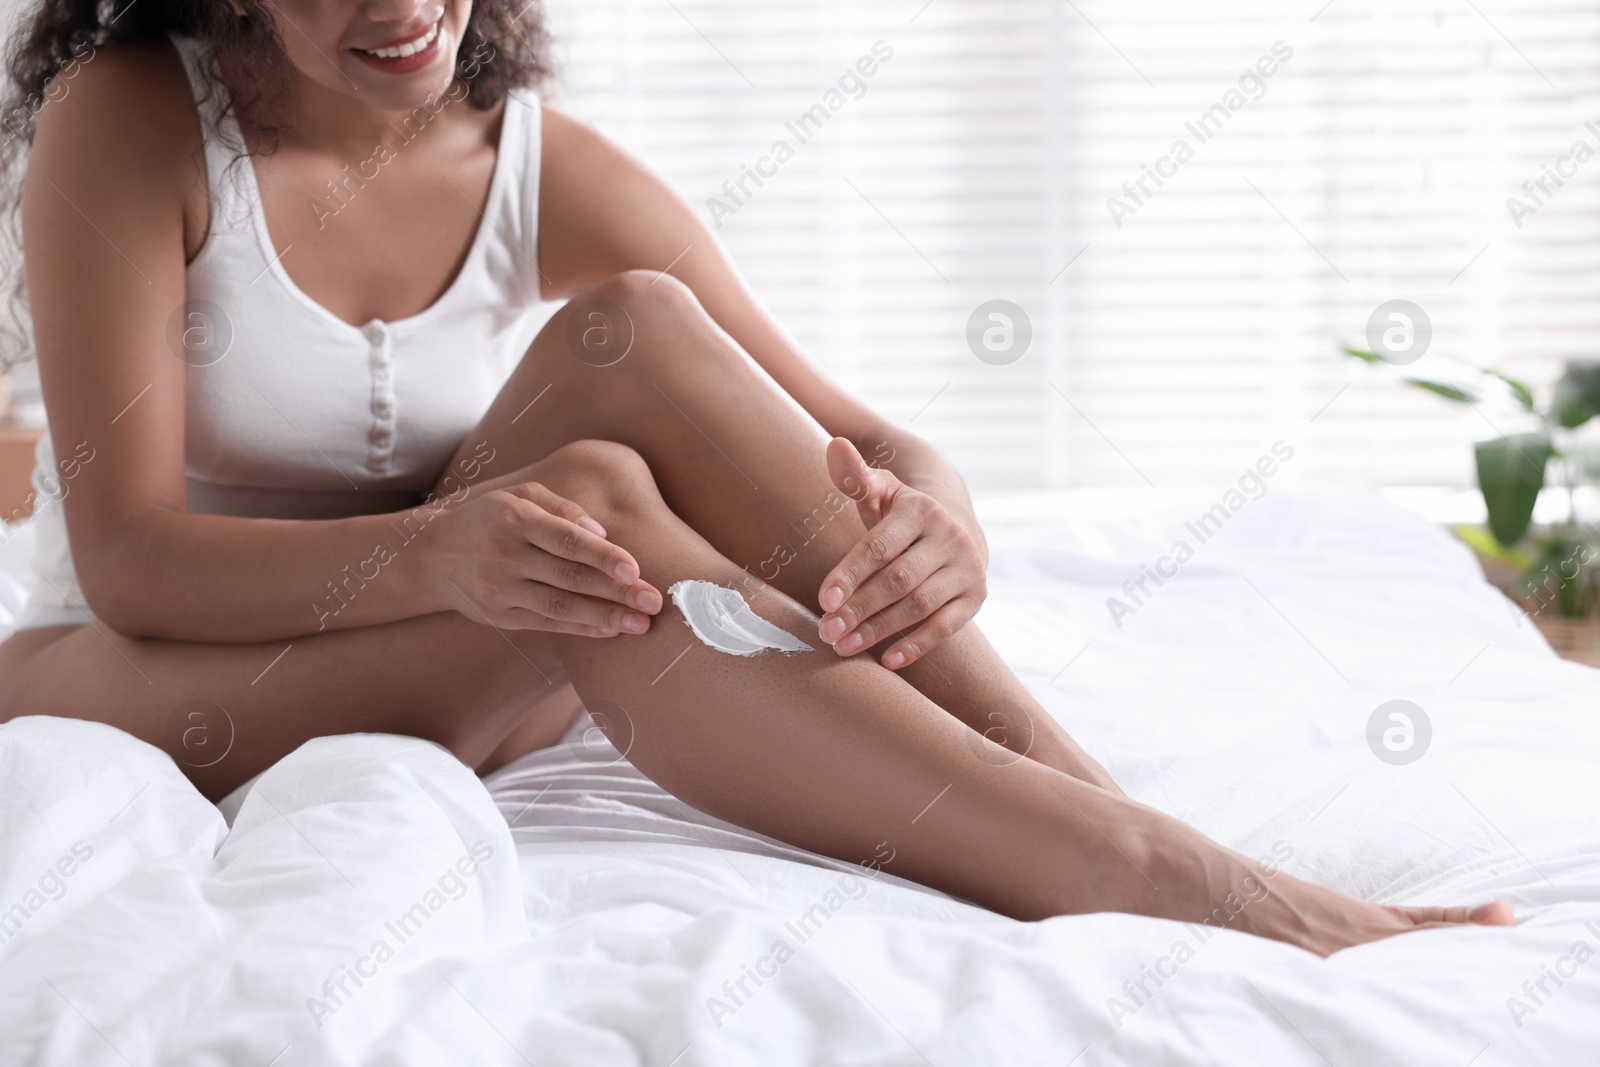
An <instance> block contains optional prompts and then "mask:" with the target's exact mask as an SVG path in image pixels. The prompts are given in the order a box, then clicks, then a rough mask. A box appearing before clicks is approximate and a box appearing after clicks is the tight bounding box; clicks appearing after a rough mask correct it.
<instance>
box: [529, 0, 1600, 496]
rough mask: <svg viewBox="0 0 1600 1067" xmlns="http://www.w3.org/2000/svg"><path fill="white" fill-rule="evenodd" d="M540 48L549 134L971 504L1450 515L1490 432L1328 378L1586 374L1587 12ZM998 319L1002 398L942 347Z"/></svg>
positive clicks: (941, 11) (1109, 7)
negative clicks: (1408, 339) (578, 126)
mask: <svg viewBox="0 0 1600 1067" xmlns="http://www.w3.org/2000/svg"><path fill="white" fill-rule="evenodd" d="M552 22H553V27H554V29H555V31H556V33H557V34H558V37H559V40H560V42H561V48H562V50H563V58H564V76H563V80H562V85H561V89H560V92H559V96H558V98H557V101H556V102H557V103H558V105H559V106H564V107H566V108H567V109H569V110H570V111H571V112H573V113H574V114H576V115H578V116H579V117H581V118H583V119H585V120H587V121H591V122H593V123H595V124H597V125H598V126H599V127H600V128H602V129H603V130H605V131H606V132H607V133H609V134H610V135H612V136H614V137H616V138H617V139H618V140H619V141H621V142H622V143H623V144H624V145H626V146H627V147H629V148H630V149H631V150H633V151H635V152H637V153H638V154H639V155H641V156H642V157H643V158H644V159H645V160H646V161H647V162H648V163H649V164H651V165H652V166H653V167H654V168H656V169H657V170H658V171H659V172H660V173H661V174H663V175H664V176H665V177H666V179H667V180H668V181H669V182H670V183H671V184H673V185H674V187H676V188H677V189H678V191H679V192H681V193H682V194H683V195H684V196H685V197H686V198H687V199H688V200H689V202H690V203H691V204H694V205H696V206H697V208H699V209H700V210H702V211H703V212H704V213H705V217H706V219H707V221H708V222H709V223H711V224H712V225H713V226H715V227H716V229H717V233H718V236H719V237H720V238H721V239H722V240H724V241H725V242H726V243H727V244H728V245H729V246H730V247H731V249H732V251H733V253H734V255H735V256H736V258H737V259H738V261H739V263H740V264H741V266H742V267H743V269H744V270H745V271H746V272H747V274H748V275H749V276H750V277H751V279H752V282H753V283H754V285H755V286H756V288H757V290H758V291H759V292H760V293H761V294H762V296H763V298H764V299H765V300H766V302H767V303H768V305H769V306H770V307H771V309H772V311H773V313H774V314H775V315H777V316H778V317H779V318H780V319H781V320H782V321H783V322H784V323H785V324H786V325H787V326H788V327H789V328H790V329H791V330H792V331H794V332H795V334H796V335H797V336H798V337H799V339H800V340H801V342H802V343H803V344H804V345H805V346H806V348H807V350H808V352H809V353H810V354H811V355H812V356H813V358H815V359H816V360H817V361H818V363H819V364H820V365H821V366H822V367H823V368H824V369H825V370H826V371H827V372H828V373H830V374H831V375H833V376H834V377H835V378H836V379H837V380H839V381H840V382H841V383H842V384H843V385H844V386H845V387H846V388H848V389H850V390H852V391H854V392H855V393H856V394H858V395H860V396H861V397H863V398H864V399H865V400H866V401H867V402H869V403H871V404H872V405H873V406H875V407H876V408H877V409H879V410H881V411H883V412H884V413H885V414H887V415H889V416H890V417H892V418H895V419H897V420H900V421H902V422H909V423H910V425H911V426H912V428H913V429H915V430H917V431H918V432H920V433H923V434H924V435H926V436H928V437H929V438H931V439H932V440H933V441H934V442H935V443H937V444H938V445H940V446H941V447H942V448H944V449H945V450H947V452H948V453H949V454H950V455H951V456H952V458H953V459H954V460H955V462H956V463H957V464H958V466H959V467H960V468H961V469H962V471H963V473H964V474H965V475H966V476H967V477H968V479H969V481H971V482H973V483H974V484H975V485H976V486H978V487H980V488H985V489H1008V488H1032V487H1055V486H1070V485H1118V484H1130V485H1138V484H1145V483H1149V484H1155V485H1163V486H1168V485H1188V484H1205V483H1216V482H1220V481H1226V480H1231V479H1232V478H1233V477H1234V476H1235V475H1236V473H1237V470H1238V469H1240V468H1242V466H1244V465H1248V464H1249V463H1251V462H1252V461H1253V460H1254V459H1255V458H1256V456H1258V455H1259V454H1261V453H1262V452H1263V451H1265V450H1266V449H1268V448H1269V447H1270V445H1271V444H1272V443H1273V442H1274V441H1277V440H1285V441H1287V442H1289V443H1290V444H1292V445H1293V446H1294V447H1295V449H1296V461H1295V463H1293V464H1289V465H1287V466H1293V467H1295V473H1296V474H1297V475H1300V476H1312V477H1319V478H1329V479H1335V480H1347V481H1357V482H1367V483H1375V484H1441V485H1463V484H1469V483H1470V479H1471V468H1470V455H1471V453H1470V449H1469V447H1468V444H1469V442H1470V441H1471V440H1472V439H1474V438H1476V437H1482V436H1488V435H1492V434H1494V433H1496V432H1509V431H1510V430H1513V429H1516V428H1518V427H1516V426H1514V425H1508V422H1514V421H1515V420H1514V419H1512V418H1511V417H1510V416H1508V415H1507V414H1506V413H1505V412H1503V411H1497V410H1491V409H1489V408H1487V407H1486V408H1483V409H1481V410H1472V409H1466V408H1455V407H1451V406H1449V405H1446V404H1445V403H1444V402H1442V401H1440V400H1438V399H1436V398H1433V397H1430V396H1427V395H1423V394H1420V393H1416V392H1414V391H1410V390H1405V389H1403V388H1401V387H1399V386H1398V385H1397V384H1395V383H1394V382H1393V381H1390V380H1387V379H1385V377H1384V376H1383V375H1382V374H1375V373H1374V372H1373V371H1372V370H1370V369H1369V368H1366V367H1365V366H1362V365H1359V364H1356V363H1355V362H1354V361H1352V360H1349V359H1348V358H1347V357H1343V356H1341V355H1339V353H1338V345H1339V343H1340V342H1342V341H1343V342H1350V343H1354V344H1358V345H1360V344H1364V339H1365V336H1366V326H1367V320H1368V318H1369V316H1370V315H1371V314H1372V312H1373V311H1374V309H1376V308H1377V307H1378V306H1379V305H1380V304H1383V303H1385V302H1386V301H1389V300H1394V299H1405V300H1410V301H1412V302H1414V303H1416V304H1417V305H1418V306H1420V307H1421V308H1423V309H1424V311H1425V312H1426V314H1427V316H1428V318H1429V320H1430V321H1431V324H1432V343H1431V347H1430V349H1429V352H1428V354H1427V355H1426V356H1424V357H1423V360H1422V361H1419V362H1417V363H1415V364H1413V365H1412V366H1411V367H1410V368H1408V369H1410V370H1413V371H1418V372H1422V371H1426V370H1427V369H1428V368H1429V362H1428V361H1429V360H1438V359H1444V358H1450V359H1457V360H1462V361H1466V362H1469V363H1473V364H1477V365H1480V366H1490V365H1492V366H1496V367H1498V368H1500V369H1503V370H1506V371H1509V372H1513V373H1519V374H1523V375H1526V376H1528V377H1529V378H1531V379H1533V380H1534V381H1536V382H1545V381H1549V380H1551V379H1552V378H1553V376H1554V374H1555V373H1556V371H1557V369H1558V367H1559V364H1560V362H1561V360H1562V359H1563V358H1565V357H1568V356H1575V355H1584V354H1600V343H1597V342H1600V301H1596V300H1595V298H1594V295H1595V294H1594V293H1593V283H1594V280H1595V277H1596V274H1595V258H1596V256H1597V255H1600V240H1597V238H1600V158H1597V159H1595V160H1593V161H1587V162H1583V163H1576V162H1574V161H1572V160H1570V159H1569V160H1568V161H1567V162H1566V163H1561V160H1562V159H1563V157H1568V156H1570V155H1571V152H1572V149H1573V146H1574V143H1575V142H1577V141H1580V140H1584V141H1587V143H1588V144H1589V145H1590V146H1592V147H1593V148H1594V149H1595V150H1596V151H1600V97H1597V94H1596V82H1597V79H1600V11H1597V9H1596V5H1594V4H1593V3H1590V2H1579V0H1542V2H1541V3H1540V4H1538V5H1532V6H1520V7H1513V6H1512V5H1509V4H1495V3H1488V2H1484V0H1473V2H1471V3H1467V2H1465V0H1463V2H1462V3H1449V4H1445V3H1405V2H1398V3H1396V2H1379V0H1333V2H1332V3H1324V2H1322V0H1315V2H1311V3H1283V2H1272V3H1249V2H1239V0H1216V2H1213V3H1209V4H1204V5H1196V4H1192V3H1182V2H1178V0H1148V2H1142V3H1138V4H1127V3H1113V2H1110V0H1103V2H1102V0H1074V2H1071V3H1068V2H1064V0H1061V2H1054V0H1052V2H1046V0H982V2H978V0H932V2H927V3H924V2H923V0H894V2H887V0H885V2H876V0H857V2H844V0H812V2H806V0H788V2H776V0H774V2H766V3H749V2H735V0H582V2H578V0H554V2H553V4H552ZM875 47H876V48H877V49H878V51H879V52H880V53H882V52H883V51H885V50H889V51H891V52H892V55H890V56H889V57H888V58H886V59H879V60H878V62H877V63H876V65H875V67H876V69H875V70H874V73H872V74H871V76H870V77H855V78H852V77H848V76H847V75H848V72H851V71H854V70H856V64H857V62H858V60H859V59H860V58H861V57H863V56H872V55H873V50H874V48H875ZM871 65H872V64H868V66H871ZM863 69H865V68H863ZM1269 69H1270V71H1271V73H1270V74H1267V73H1263V72H1264V71H1267V70H1269ZM841 79H843V81H842V82H841ZM831 90H838V92H837V93H835V94H834V96H833V97H832V98H830V97H829V93H830V91H831ZM819 106H821V107H822V108H824V109H825V110H826V111H827V115H826V117H825V119H822V120H818V121H816V123H815V128H813V127H811V126H797V125H796V120H797V119H798V117H799V116H801V115H803V114H807V113H812V112H815V110H816V109H817V108H818V107H819ZM1586 122H1594V123H1596V127H1595V128H1594V129H1590V128H1588V127H1586V126H1585V123H1586ZM797 132H798V133H809V136H808V137H806V138H805V139H804V140H803V141H802V140H801V139H800V137H798V136H796V134H797ZM780 141H782V142H787V143H788V144H789V145H790V146H791V148H792V155H789V156H788V157H786V158H783V159H782V160H781V161H778V160H777V159H776V157H775V156H774V153H773V151H772V150H773V148H774V146H775V145H776V144H777V143H778V142H780ZM1178 142H1185V143H1186V144H1187V146H1188V150H1189V151H1188V155H1187V157H1186V158H1184V159H1182V160H1181V161H1179V160H1177V159H1176V157H1175V156H1174V148H1175V146H1176V145H1177V143H1178ZM1180 154H1181V153H1180ZM763 157H767V159H766V161H765V162H764V163H763V162H762V161H763ZM1163 160H1165V161H1163ZM758 164H760V167H759V170H760V171H761V173H762V174H763V175H764V177H763V178H762V181H761V182H760V183H759V184H757V183H756V182H755V180H754V179H753V178H748V177H747V178H746V179H745V181H744V184H743V188H742V191H741V187H740V184H739V179H740V178H741V176H743V175H746V174H747V173H748V172H749V171H750V170H752V169H757V167H758ZM1558 164H1559V165H1560V166H1561V168H1562V169H1563V170H1570V171H1572V173H1571V174H1570V175H1567V176H1565V177H1562V178H1561V181H1562V183H1563V184H1562V185H1560V186H1556V185H1554V184H1553V182H1552V181H1551V180H1549V179H1548V178H1546V180H1545V186H1544V188H1545V189H1547V190H1548V192H1540V191H1539V189H1540V187H1539V186H1538V185H1537V184H1534V185H1533V186H1531V188H1532V194H1530V193H1529V191H1528V189H1527V188H1525V187H1524V184H1523V183H1524V182H1531V183H1537V182H1538V181H1539V180H1540V179H1541V177H1545V176H1546V175H1547V172H1548V170H1549V169H1550V168H1555V167H1557V166H1558ZM1149 168H1158V170H1157V174H1156V177H1159V178H1160V180H1161V184H1159V185H1157V184H1156V183H1155V179H1154V178H1152V177H1150V176H1149ZM1161 171H1168V172H1170V173H1168V174H1167V175H1166V176H1165V177H1162V176H1161V173H1160V172H1161ZM1141 178H1143V179H1144V182H1143V186H1142V191H1141V186H1140V179H1141ZM1125 183H1127V184H1126V185H1125ZM730 187H731V190H732V192H731V194H730V191H729V190H730ZM1130 187H1131V192H1130ZM1535 195H1536V196H1537V199H1538V200H1539V201H1540V203H1538V204H1534V203H1533V200H1534V197H1535ZM735 197H737V199H738V202H737V203H735V200H734V198H735ZM1512 197H1517V198H1520V199H1521V200H1522V201H1523V202H1524V203H1525V204H1527V205H1528V206H1530V207H1532V208H1533V210H1532V212H1531V213H1528V212H1520V211H1519V212H1514V211H1513V210H1512V209H1511V208H1510V207H1509V206H1508V200H1509V199H1510V198H1512ZM1119 205H1120V206H1119ZM994 299H1003V300H1008V301H1011V302H1013V303H1014V304H1016V305H1018V306H1019V307H1021V308H1022V309H1023V311H1024V312H1025V313H1026V315H1027V317H1028V319H1029V321H1030V322H1031V326H1032V334H1033V336H1032V341H1031V344H1030V346H1029V348H1028V350H1027V351H1026V353H1025V354H1024V355H1023V356H1022V357H1021V358H1020V359H1017V360H1016V361H1015V362H1011V363H1006V364H993V363H986V362H984V361H982V360H980V359H979V358H977V357H976V356H975V355H974V352H973V350H972V348H971V347H970V346H969V344H968V342H967V338H966V334H967V326H968V320H969V317H970V316H971V314H972V312H973V311H974V309H976V308H977V307H978V306H979V305H980V304H983V303H984V302H985V301H989V300H994Z"/></svg>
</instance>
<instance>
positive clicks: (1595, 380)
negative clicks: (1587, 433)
mask: <svg viewBox="0 0 1600 1067" xmlns="http://www.w3.org/2000/svg"><path fill="white" fill-rule="evenodd" d="M1550 414H1551V415H1552V416H1554V418H1555V420H1556V421H1557V422H1559V423H1560V424H1561V425H1563V426H1565V427H1566V428H1567V429H1569V430H1573V429H1577V428H1578V427H1579V426H1582V425H1583V424H1584V423H1586V422H1588V421H1589V420H1590V419H1592V418H1594V417H1595V416H1596V415H1600V363H1590V362H1585V361H1582V360H1572V361H1570V362H1569V363H1568V364H1567V368H1566V370H1564V371H1563V372H1562V373H1561V377H1560V378H1558V379H1557V380H1556V389H1555V396H1554V398H1553V399H1552V400H1551V402H1550Z"/></svg>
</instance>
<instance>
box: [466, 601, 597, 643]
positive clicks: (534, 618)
mask: <svg viewBox="0 0 1600 1067" xmlns="http://www.w3.org/2000/svg"><path fill="white" fill-rule="evenodd" d="M491 622H492V624H493V625H495V626H498V627H500V628H501V629H502V630H542V631H544V632H546V633H556V634H575V635H577V636H579V637H601V638H604V637H615V636H617V631H616V630H612V629H607V628H603V627H599V626H591V625H589V624H587V623H579V622H566V621H563V620H561V619H552V618H549V617H548V616H545V615H540V614H539V613H538V612H537V611H531V610H529V609H528V608H509V609H507V610H506V611H503V612H499V613H497V615H496V616H495V617H493V618H492V619H491Z"/></svg>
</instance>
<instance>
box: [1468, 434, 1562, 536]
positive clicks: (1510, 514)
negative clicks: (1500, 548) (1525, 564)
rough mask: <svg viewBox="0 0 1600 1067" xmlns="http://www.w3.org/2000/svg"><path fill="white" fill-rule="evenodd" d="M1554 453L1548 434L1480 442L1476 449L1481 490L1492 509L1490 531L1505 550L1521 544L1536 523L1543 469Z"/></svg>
mask: <svg viewBox="0 0 1600 1067" xmlns="http://www.w3.org/2000/svg"><path fill="white" fill-rule="evenodd" d="M1551 451H1552V449H1551V447H1550V435H1549V434H1547V433H1519V434H1512V435H1511V436H1509V437H1499V438H1495V439H1494V440H1491V441H1479V442H1478V443H1477V445H1476V446H1475V447H1474V452H1475V453H1476V454H1477V461H1478V488H1479V489H1481V490H1482V491H1483V502H1484V504H1485V505H1487V507H1488V509H1489V530H1490V532H1492V533H1493V534H1494V538H1495V540H1496V541H1499V542H1500V544H1502V545H1504V546H1505V547H1506V548H1510V547H1511V546H1513V545H1515V544H1516V543H1517V542H1518V541H1520V540H1522V537H1523V535H1524V534H1526V533H1527V532H1528V526H1529V524H1530V523H1532V522H1533V505H1534V503H1535V502H1537V501H1538V499H1539V490H1540V489H1542V488H1544V468H1545V464H1546V463H1547V462H1548V461H1549V459H1550V453H1551Z"/></svg>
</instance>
